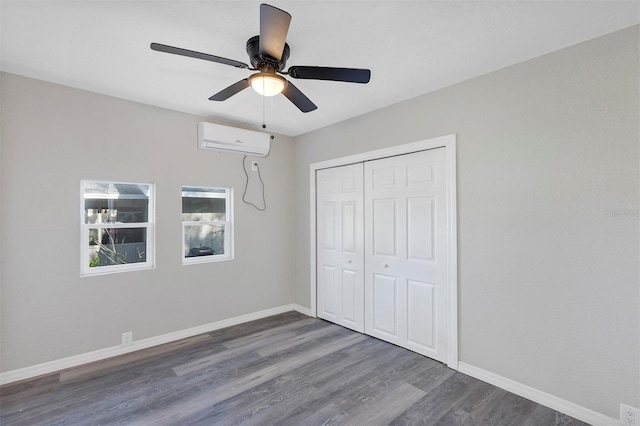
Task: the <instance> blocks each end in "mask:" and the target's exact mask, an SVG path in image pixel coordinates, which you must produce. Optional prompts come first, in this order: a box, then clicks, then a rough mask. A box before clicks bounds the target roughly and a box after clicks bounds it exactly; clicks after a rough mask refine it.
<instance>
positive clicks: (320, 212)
mask: <svg viewBox="0 0 640 426" xmlns="http://www.w3.org/2000/svg"><path fill="white" fill-rule="evenodd" d="M316 173H317V175H316V197H317V199H316V206H317V207H316V208H317V212H316V217H317V219H316V223H317V237H316V241H317V251H316V253H317V283H318V284H317V289H318V290H317V291H318V293H317V296H318V302H317V307H318V316H319V317H320V318H324V319H326V320H328V321H331V322H334V323H336V324H340V325H342V326H344V327H348V328H351V329H353V330H356V331H359V332H361V333H362V332H364V236H363V223H362V218H363V215H364V212H363V210H362V202H363V194H362V188H363V181H362V180H363V165H362V163H360V164H353V165H350V166H342V167H335V168H331V169H325V170H318V171H317V172H316Z"/></svg>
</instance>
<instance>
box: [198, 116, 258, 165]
mask: <svg viewBox="0 0 640 426" xmlns="http://www.w3.org/2000/svg"><path fill="white" fill-rule="evenodd" d="M198 148H199V149H201V150H207V151H218V152H231V153H236V154H244V155H255V156H258V157H265V156H266V155H267V154H268V153H269V149H270V148H271V136H270V135H268V134H266V133H262V132H256V131H254V130H246V129H239V128H237V127H229V126H223V125H221V124H214V123H207V122H205V121H202V122H200V123H198Z"/></svg>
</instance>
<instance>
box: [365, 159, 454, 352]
mask: <svg viewBox="0 0 640 426" xmlns="http://www.w3.org/2000/svg"><path fill="white" fill-rule="evenodd" d="M445 179H446V173H445V149H444V148H438V149H433V150H428V151H421V152H417V153H413V154H407V155H400V156H396V157H389V158H384V159H380V160H374V161H368V162H366V163H365V165H364V200H365V201H364V212H365V217H364V223H365V230H364V235H365V260H364V264H365V280H364V281H365V290H364V293H365V309H364V310H365V333H367V334H370V335H372V336H375V337H378V338H380V339H382V340H386V341H388V342H391V343H394V344H397V345H399V346H403V347H406V348H408V349H411V350H413V351H415V352H418V353H421V354H423V355H427V356H429V357H431V358H434V359H437V360H439V361H445V362H446V356H447V323H446V313H447V282H446V258H445V256H446V241H445V235H446V205H445V201H446V182H445Z"/></svg>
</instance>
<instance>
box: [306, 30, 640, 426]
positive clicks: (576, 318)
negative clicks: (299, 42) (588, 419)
mask: <svg viewBox="0 0 640 426" xmlns="http://www.w3.org/2000/svg"><path fill="white" fill-rule="evenodd" d="M638 35H639V34H638V27H637V26H636V27H632V28H630V29H626V30H622V31H619V32H616V33H613V34H610V35H607V36H604V37H601V38H598V39H594V40H591V41H588V42H586V43H582V44H579V45H576V46H573V47H570V48H567V49H564V50H561V51H558V52H555V53H552V54H549V55H546V56H543V57H540V58H537V59H534V60H531V61H528V62H525V63H522V64H519V65H516V66H512V67H509V68H505V69H503V70H500V71H497V72H493V73H490V74H487V75H484V76H481V77H478V78H475V79H473V80H470V81H467V82H464V83H461V84H457V85H454V86H451V87H449V88H446V89H444V90H440V91H438V92H435V93H431V94H428V95H424V96H420V97H417V98H414V99H411V100H408V101H405V102H402V103H399V104H396V105H393V106H390V107H388V108H384V109H382V110H378V111H375V112H372V113H369V114H366V115H363V116H360V117H357V118H354V119H351V120H348V121H346V122H343V123H339V124H336V125H333V126H330V127H327V128H324V129H320V130H317V131H314V132H311V133H309V134H306V135H302V136H299V137H297V138H296V150H295V159H296V162H295V164H296V166H295V167H296V168H295V182H296V188H295V199H296V206H297V209H296V215H297V220H296V250H295V252H296V255H297V256H298V257H297V260H296V264H295V265H296V272H295V284H296V303H298V304H300V305H303V306H309V286H308V282H309V279H308V277H309V258H308V257H309V211H308V206H309V186H308V185H309V164H310V163H313V162H318V161H322V160H327V159H331V158H336V157H342V156H346V155H350V154H354V153H358V152H364V151H370V150H374V149H379V148H383V147H388V146H391V145H397V144H402V143H408V142H413V141H417V140H424V139H428V138H431V137H435V136H440V135H445V134H450V133H456V134H457V135H458V169H457V170H458V238H459V241H458V250H459V257H458V267H459V271H458V272H459V283H458V284H459V350H460V360H461V361H463V362H466V363H468V364H471V365H473V366H476V367H479V368H482V369H485V370H487V371H489V372H492V373H495V374H498V375H501V376H504V377H507V378H509V379H512V380H515V381H517V382H520V383H523V384H526V385H529V386H532V387H534V388H537V389H539V390H542V391H544V392H548V393H550V394H552V395H555V396H557V397H560V398H563V399H566V400H569V401H572V402H574V403H577V404H579V405H582V406H585V407H588V408H590V409H592V410H595V411H597V412H600V413H603V414H605V415H608V416H611V417H614V418H618V414H619V411H618V409H619V408H618V404H619V403H620V402H624V403H627V404H630V405H633V406H636V407H637V406H640V383H639V382H640V381H639V378H640V370H639V369H640V366H639V362H638V360H639V359H640V349H639V340H638V339H639V337H640V324H639V319H640V310H639V304H638V302H639V299H640V298H639V291H638V289H639V286H638V282H639V277H638V266H639V265H638V258H639V238H638V216H637V209H638V198H639V197H638V192H639V191H638V183H639V174H638V169H639V166H638V159H639V131H640V129H639V119H638V116H639V112H640V111H639V108H638V100H639V97H638V75H639V74H638V73H639V69H638V59H639V58H638V48H639V46H638ZM373 78H375V74H374V76H373ZM616 209H619V210H620V211H621V212H622V213H619V212H618V213H616V212H615V210H616ZM616 214H620V216H617V217H615V215H616ZM612 216H613V217H612Z"/></svg>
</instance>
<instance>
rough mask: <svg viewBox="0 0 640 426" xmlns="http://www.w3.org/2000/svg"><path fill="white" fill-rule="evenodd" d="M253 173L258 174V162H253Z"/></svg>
mask: <svg viewBox="0 0 640 426" xmlns="http://www.w3.org/2000/svg"><path fill="white" fill-rule="evenodd" d="M251 171H252V172H257V171H258V162H257V161H252V162H251Z"/></svg>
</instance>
